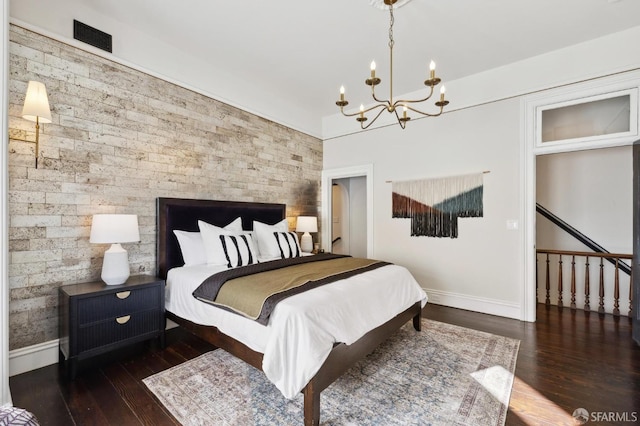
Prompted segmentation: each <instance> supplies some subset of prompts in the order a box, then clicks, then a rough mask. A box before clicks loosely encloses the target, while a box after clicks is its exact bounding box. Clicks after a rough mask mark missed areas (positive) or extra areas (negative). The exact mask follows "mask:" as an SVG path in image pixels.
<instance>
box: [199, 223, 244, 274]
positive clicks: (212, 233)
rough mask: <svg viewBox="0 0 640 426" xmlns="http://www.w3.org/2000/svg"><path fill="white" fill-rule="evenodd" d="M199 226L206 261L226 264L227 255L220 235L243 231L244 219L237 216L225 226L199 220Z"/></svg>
mask: <svg viewBox="0 0 640 426" xmlns="http://www.w3.org/2000/svg"><path fill="white" fill-rule="evenodd" d="M198 228H200V233H201V234H202V241H203V243H204V253H205V258H206V263H208V264H209V265H226V264H227V257H226V256H225V254H224V250H223V249H222V242H220V235H231V234H237V233H240V232H242V219H240V218H236V219H235V220H234V221H233V222H231V223H230V224H228V225H226V226H225V227H224V228H220V227H219V226H215V225H211V224H210V223H207V222H203V221H201V220H199V221H198Z"/></svg>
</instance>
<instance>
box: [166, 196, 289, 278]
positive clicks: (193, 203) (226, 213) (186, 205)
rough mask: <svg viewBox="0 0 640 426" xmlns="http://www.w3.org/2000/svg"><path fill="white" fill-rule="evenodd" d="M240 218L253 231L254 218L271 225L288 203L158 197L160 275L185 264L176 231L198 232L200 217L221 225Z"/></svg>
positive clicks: (244, 227) (283, 213) (243, 226)
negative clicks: (174, 231)
mask: <svg viewBox="0 0 640 426" xmlns="http://www.w3.org/2000/svg"><path fill="white" fill-rule="evenodd" d="M237 217H241V218H242V229H245V230H252V229H253V221H254V220H257V221H259V222H263V223H267V224H270V225H272V224H275V223H277V222H279V221H281V220H282V219H284V218H285V217H286V205H284V204H271V203H249V202H242V201H215V200H191V199H185V198H158V202H157V216H156V218H157V219H156V220H157V222H156V225H157V229H158V239H157V262H158V268H157V274H158V276H159V277H161V278H166V277H167V272H168V271H169V269H171V268H175V267H177V266H182V265H184V261H183V259H182V253H181V252H180V246H179V245H178V239H177V238H176V236H175V234H174V233H173V230H182V231H195V232H197V231H199V229H198V220H202V221H204V222H207V223H210V224H212V225H215V226H221V227H222V226H225V225H227V224H228V223H230V222H231V221H232V220H234V219H235V218H237Z"/></svg>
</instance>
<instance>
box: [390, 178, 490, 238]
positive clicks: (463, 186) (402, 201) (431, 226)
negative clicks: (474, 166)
mask: <svg viewBox="0 0 640 426" xmlns="http://www.w3.org/2000/svg"><path fill="white" fill-rule="evenodd" d="M485 173H486V172H485ZM483 175H484V173H474V174H469V175H463V176H450V177H444V178H437V179H421V180H408V181H400V182H392V192H393V199H392V211H393V215H392V217H394V218H410V219H411V236H412V237H413V236H420V235H425V236H428V237H449V238H457V237H458V218H459V217H482V192H483V184H482V177H483Z"/></svg>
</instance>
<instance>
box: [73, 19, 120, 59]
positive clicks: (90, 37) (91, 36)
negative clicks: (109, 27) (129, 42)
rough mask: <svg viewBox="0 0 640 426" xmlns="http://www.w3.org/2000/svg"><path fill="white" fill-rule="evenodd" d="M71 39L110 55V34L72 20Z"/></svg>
mask: <svg viewBox="0 0 640 426" xmlns="http://www.w3.org/2000/svg"><path fill="white" fill-rule="evenodd" d="M73 38H75V39H76V40H80V41H82V42H84V43H87V44H90V45H92V46H94V47H97V48H98V49H102V50H106V51H107V52H109V53H111V34H107V33H105V32H103V31H100V30H98V29H95V28H93V27H90V26H89V25H87V24H83V23H82V22H80V21H76V20H75V19H74V20H73Z"/></svg>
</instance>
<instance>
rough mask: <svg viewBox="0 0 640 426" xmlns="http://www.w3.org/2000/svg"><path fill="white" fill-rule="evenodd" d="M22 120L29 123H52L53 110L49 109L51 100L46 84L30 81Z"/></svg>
mask: <svg viewBox="0 0 640 426" xmlns="http://www.w3.org/2000/svg"><path fill="white" fill-rule="evenodd" d="M22 118H24V119H26V120H29V121H40V123H51V109H50V108H49V98H48V97H47V88H46V87H45V86H44V83H41V82H39V81H30V82H29V86H28V87H27V95H26V97H25V98H24V107H23V108H22Z"/></svg>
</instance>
